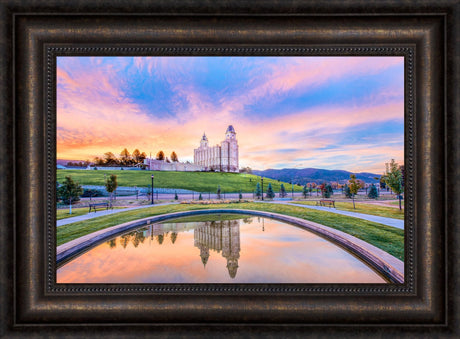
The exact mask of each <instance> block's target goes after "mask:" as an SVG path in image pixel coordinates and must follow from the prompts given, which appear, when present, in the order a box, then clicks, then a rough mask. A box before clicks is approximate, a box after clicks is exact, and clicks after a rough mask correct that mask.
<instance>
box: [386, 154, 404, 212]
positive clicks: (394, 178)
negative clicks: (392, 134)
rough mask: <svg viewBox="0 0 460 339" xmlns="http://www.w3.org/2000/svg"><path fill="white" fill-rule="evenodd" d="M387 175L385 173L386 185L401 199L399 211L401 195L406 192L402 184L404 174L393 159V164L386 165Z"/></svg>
mask: <svg viewBox="0 0 460 339" xmlns="http://www.w3.org/2000/svg"><path fill="white" fill-rule="evenodd" d="M385 167H386V173H385V183H386V184H387V185H388V186H389V187H390V188H391V190H392V191H393V192H394V193H395V194H396V195H397V196H398V199H399V209H402V208H401V198H402V196H401V194H402V193H403V192H404V187H403V184H402V173H401V169H400V167H399V166H398V164H397V163H396V162H395V160H394V159H391V162H390V163H389V164H388V163H386V164H385Z"/></svg>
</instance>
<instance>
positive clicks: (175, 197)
mask: <svg viewBox="0 0 460 339" xmlns="http://www.w3.org/2000/svg"><path fill="white" fill-rule="evenodd" d="M178 199H179V197H178V196H177V193H176V192H175V193H174V200H178Z"/></svg>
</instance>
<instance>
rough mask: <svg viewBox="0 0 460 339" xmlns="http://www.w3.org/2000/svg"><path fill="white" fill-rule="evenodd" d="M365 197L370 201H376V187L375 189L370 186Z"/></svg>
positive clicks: (377, 194) (377, 195)
mask: <svg viewBox="0 0 460 339" xmlns="http://www.w3.org/2000/svg"><path fill="white" fill-rule="evenodd" d="M367 196H368V197H369V198H370V199H377V198H378V197H379V191H377V187H375V185H374V184H372V186H371V187H370V188H369V193H368V194H367Z"/></svg>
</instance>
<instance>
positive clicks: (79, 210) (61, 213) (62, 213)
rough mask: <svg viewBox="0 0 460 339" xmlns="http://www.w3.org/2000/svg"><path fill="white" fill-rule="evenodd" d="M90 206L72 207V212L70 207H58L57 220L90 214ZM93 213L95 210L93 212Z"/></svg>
mask: <svg viewBox="0 0 460 339" xmlns="http://www.w3.org/2000/svg"><path fill="white" fill-rule="evenodd" d="M120 208H125V207H114V209H120ZM88 210H89V207H76V208H73V207H72V214H69V209H68V208H66V209H58V210H56V220H61V219H66V218H72V217H78V216H79V215H84V214H88ZM92 213H93V212H92Z"/></svg>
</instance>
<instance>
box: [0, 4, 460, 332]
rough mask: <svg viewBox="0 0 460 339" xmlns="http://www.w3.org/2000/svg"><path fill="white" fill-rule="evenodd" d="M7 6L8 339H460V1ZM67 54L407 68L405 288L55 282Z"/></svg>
mask: <svg viewBox="0 0 460 339" xmlns="http://www.w3.org/2000/svg"><path fill="white" fill-rule="evenodd" d="M0 9H1V10H0V15H1V22H0V24H1V28H0V29H1V30H0V39H1V40H0V46H2V55H1V59H0V66H1V68H0V69H2V70H6V72H2V74H1V75H0V79H1V82H0V86H1V88H0V97H1V100H0V107H1V115H0V118H1V120H0V122H1V123H0V140H1V142H2V144H1V145H2V146H3V149H4V150H5V151H4V152H3V153H4V154H3V155H2V161H1V162H0V178H1V181H0V202H1V204H2V208H1V209H0V220H1V236H0V257H1V258H2V259H1V260H0V301H1V304H0V324H1V326H0V337H2V336H3V335H5V336H8V337H18V338H19V337H25V336H27V337H29V336H30V337H41V336H44V337H50V336H58V337H62V336H68V337H74V336H75V337H82V336H83V337H84V336H87V335H88V334H97V335H98V336H100V337H114V336H123V337H139V336H140V335H143V336H147V335H149V334H152V335H153V334H156V335H163V336H167V335H174V336H185V335H196V336H197V335H200V334H204V335H213V336H215V335H218V334H224V333H232V334H235V335H236V334H240V335H247V336H264V337H267V336H270V335H271V336H275V337H280V336H283V337H286V336H300V335H302V336H307V335H312V336H319V335H337V334H338V332H339V331H340V332H341V334H340V336H354V337H356V336H361V337H367V336H369V335H374V336H376V335H377V336H378V335H381V336H382V335H391V334H397V333H399V334H401V335H407V336H414V335H417V336H430V335H436V336H445V337H449V336H452V337H454V336H458V335H460V329H459V322H458V314H459V312H458V307H459V296H458V295H460V293H459V288H458V287H459V286H458V284H459V280H460V279H458V278H459V274H458V272H459V263H458V262H459V258H460V257H459V251H460V249H459V245H460V244H459V231H458V229H455V227H456V226H458V225H459V224H460V223H459V212H458V210H459V207H458V203H459V199H458V197H459V194H460V192H459V191H460V189H459V188H458V184H457V183H456V181H457V179H458V178H459V176H458V174H459V172H460V161H459V160H460V155H459V150H458V145H460V137H459V135H460V128H459V125H460V123H459V112H458V108H459V105H458V103H459V100H460V99H459V95H458V78H459V74H460V72H459V63H458V59H459V55H460V53H459V49H460V48H459V42H458V40H459V35H458V32H459V25H460V5H459V3H458V1H455V0H452V1H451V0H440V1H401V2H398V3H394V2H392V1H381V2H377V3H374V2H369V3H368V2H366V1H358V0H356V1H353V0H352V1H345V2H342V1H331V2H321V1H317V2H316V1H315V2H313V3H307V2H304V1H296V0H293V1H286V2H282V3H280V2H278V1H276V0H269V1H254V2H253V3H252V4H251V5H248V4H246V2H245V1H227V2H223V3H220V4H216V3H213V2H207V1H200V0H190V1H187V2H184V3H181V2H179V1H177V2H176V1H166V0H158V1H140V0H139V1H137V0H133V1H128V0H126V1H110V0H107V1H102V2H95V1H90V0H79V1H73V2H66V1H60V0H55V1H46V4H40V2H37V1H32V0H30V1H28V0H25V1H15V0H4V1H2V2H1V3H0ZM61 55H402V56H404V57H405V78H406V85H405V98H406V103H405V164H406V178H407V180H408V182H407V184H406V211H405V213H406V215H405V222H406V226H407V227H406V233H405V239H406V244H405V246H406V247H405V252H406V260H405V272H406V273H405V282H404V284H389V285H364V284H363V285H359V284H354V285H347V284H335V285H330V284H229V285H227V284H169V285H165V284H143V285H140V284H128V285H116V284H112V285H110V284H81V285H80V284H56V283H55V268H56V264H55V262H56V255H55V227H54V225H55V221H56V220H55V206H54V203H53V202H54V201H55V196H54V195H55V192H54V187H55V161H56V159H55V157H56V155H55V140H56V132H55V126H56V113H55V81H56V77H55V62H56V57H57V56H61ZM203 331H204V332H203Z"/></svg>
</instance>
